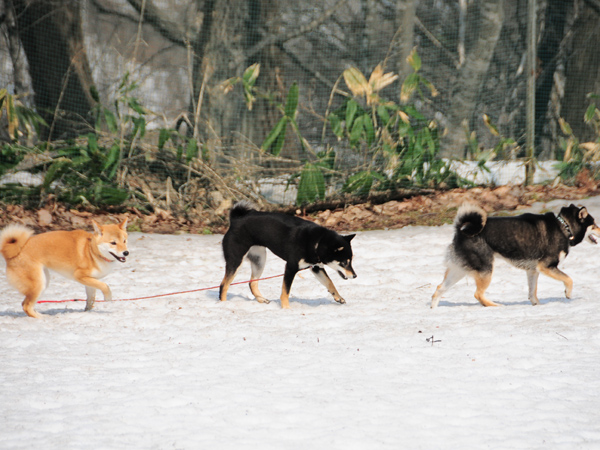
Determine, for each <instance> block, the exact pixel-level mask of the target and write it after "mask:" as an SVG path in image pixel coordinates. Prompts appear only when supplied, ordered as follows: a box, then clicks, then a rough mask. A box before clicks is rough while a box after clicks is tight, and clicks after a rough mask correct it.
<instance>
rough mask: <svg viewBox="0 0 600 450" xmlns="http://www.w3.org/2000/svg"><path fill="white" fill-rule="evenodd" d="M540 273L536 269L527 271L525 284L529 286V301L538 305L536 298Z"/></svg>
mask: <svg viewBox="0 0 600 450" xmlns="http://www.w3.org/2000/svg"><path fill="white" fill-rule="evenodd" d="M539 276H540V273H539V272H538V271H537V269H531V270H528V271H527V285H528V286H529V301H530V302H531V304H532V305H534V306H535V305H539V304H540V301H539V300H538V298H537V282H538V277H539Z"/></svg>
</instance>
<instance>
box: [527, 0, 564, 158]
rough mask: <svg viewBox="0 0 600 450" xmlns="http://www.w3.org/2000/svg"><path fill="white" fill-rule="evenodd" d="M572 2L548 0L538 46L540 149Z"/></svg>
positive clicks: (537, 142)
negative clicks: (568, 10)
mask: <svg viewBox="0 0 600 450" xmlns="http://www.w3.org/2000/svg"><path fill="white" fill-rule="evenodd" d="M569 6H570V2H566V1H564V0H548V6H547V8H546V14H545V20H544V28H543V34H542V37H541V40H540V43H539V45H538V48H537V56H538V64H539V70H540V71H541V72H540V74H539V76H538V79H537V82H536V90H535V142H536V145H535V147H536V148H537V149H538V150H539V148H540V141H541V139H542V137H543V133H544V126H545V125H546V124H547V123H548V117H546V116H547V112H548V106H549V104H550V94H551V92H552V86H553V85H554V72H555V71H556V65H557V62H558V53H559V50H560V44H561V42H562V40H563V38H564V37H565V23H566V20H567V8H568V7H569Z"/></svg>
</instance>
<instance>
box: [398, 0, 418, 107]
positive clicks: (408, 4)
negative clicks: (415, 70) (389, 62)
mask: <svg viewBox="0 0 600 450" xmlns="http://www.w3.org/2000/svg"><path fill="white" fill-rule="evenodd" d="M417 3H418V2H417V0H398V2H397V3H396V27H397V28H398V30H399V33H398V34H399V36H398V39H399V45H398V69H397V70H398V75H400V80H401V82H402V81H404V79H405V78H406V77H407V76H408V75H409V74H410V73H411V68H410V65H409V64H408V61H407V58H408V55H410V52H411V51H412V48H413V45H414V38H415V31H414V30H415V19H416V17H417ZM400 84H402V83H400ZM398 95H400V93H398Z"/></svg>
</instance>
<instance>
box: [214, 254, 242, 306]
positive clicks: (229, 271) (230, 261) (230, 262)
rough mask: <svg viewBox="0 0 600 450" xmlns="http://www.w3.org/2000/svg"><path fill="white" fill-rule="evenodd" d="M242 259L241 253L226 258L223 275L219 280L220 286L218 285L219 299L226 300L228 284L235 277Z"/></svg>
mask: <svg viewBox="0 0 600 450" xmlns="http://www.w3.org/2000/svg"><path fill="white" fill-rule="evenodd" d="M243 259H244V256H243V255H242V256H236V257H229V258H226V262H225V276H224V277H223V281H221V286H219V299H220V300H221V301H222V302H224V301H225V300H227V291H228V290H229V285H230V284H231V282H232V281H233V279H234V278H235V275H236V274H237V271H238V269H239V268H240V265H241V264H242V260H243Z"/></svg>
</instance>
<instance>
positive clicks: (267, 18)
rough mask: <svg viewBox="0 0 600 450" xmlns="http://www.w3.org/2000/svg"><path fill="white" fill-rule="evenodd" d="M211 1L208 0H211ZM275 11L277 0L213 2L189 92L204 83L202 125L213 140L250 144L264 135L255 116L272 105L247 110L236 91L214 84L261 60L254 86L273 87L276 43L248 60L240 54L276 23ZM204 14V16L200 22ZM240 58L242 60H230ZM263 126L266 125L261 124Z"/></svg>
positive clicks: (258, 105)
mask: <svg viewBox="0 0 600 450" xmlns="http://www.w3.org/2000/svg"><path fill="white" fill-rule="evenodd" d="M212 1H214V0H211V2H212ZM277 14H278V8H277V4H276V2H271V1H268V0H232V1H228V2H214V8H213V10H212V19H210V31H209V32H205V23H206V24H208V23H209V22H205V23H203V25H202V34H203V35H206V38H207V40H206V41H205V42H204V47H203V52H202V53H200V52H199V51H198V50H196V61H197V64H195V66H194V74H193V76H194V91H195V96H196V98H197V96H198V92H199V89H200V86H201V84H202V82H204V83H205V84H206V86H205V92H206V95H205V99H204V104H203V106H202V118H203V123H204V124H205V130H206V131H207V132H206V133H205V136H206V137H208V138H210V139H216V140H218V141H221V140H223V141H221V142H220V145H222V146H223V147H227V148H231V147H232V146H234V143H235V142H236V141H238V139H239V138H242V136H243V139H244V140H246V139H249V140H250V141H254V142H255V143H260V141H261V140H262V139H263V138H264V137H265V136H266V134H267V133H268V131H269V129H270V128H269V126H270V125H272V124H270V123H268V122H269V120H268V119H267V123H262V124H260V125H262V126H258V127H257V126H256V124H255V123H254V121H255V117H261V115H263V114H266V115H267V118H268V112H269V111H272V110H273V109H274V107H273V106H271V105H268V104H266V103H265V102H264V101H259V102H257V104H256V105H255V107H254V109H253V110H252V111H248V109H247V107H246V104H245V102H244V99H243V97H242V96H241V95H231V94H229V95H225V93H224V92H223V91H222V90H220V89H219V85H220V84H221V83H222V82H223V81H224V80H226V79H228V78H231V77H233V76H239V75H241V74H242V72H243V70H244V69H245V68H246V67H247V66H249V65H251V64H254V63H256V62H258V63H260V65H261V72H260V76H259V78H258V81H257V87H259V88H261V89H263V90H274V89H275V79H276V74H277V72H278V70H277V62H276V61H277V57H276V56H277V53H278V52H279V50H277V47H276V45H267V46H265V47H264V48H262V49H261V50H260V51H258V52H257V53H256V54H255V55H254V56H253V57H252V58H251V59H247V58H246V57H245V55H246V54H247V52H248V50H249V49H251V48H253V47H255V46H256V45H257V43H258V42H259V41H260V40H261V39H262V38H263V36H262V35H261V33H262V32H263V30H264V29H265V27H266V24H267V23H269V24H270V25H271V26H276V24H277V22H276V21H275V20H272V19H274V18H275V17H276V16H277ZM207 19H208V17H205V19H204V20H205V21H206V20H207ZM234 61H237V62H239V61H241V62H242V63H241V64H232V62H234ZM264 127H266V128H267V129H265V128H264Z"/></svg>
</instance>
